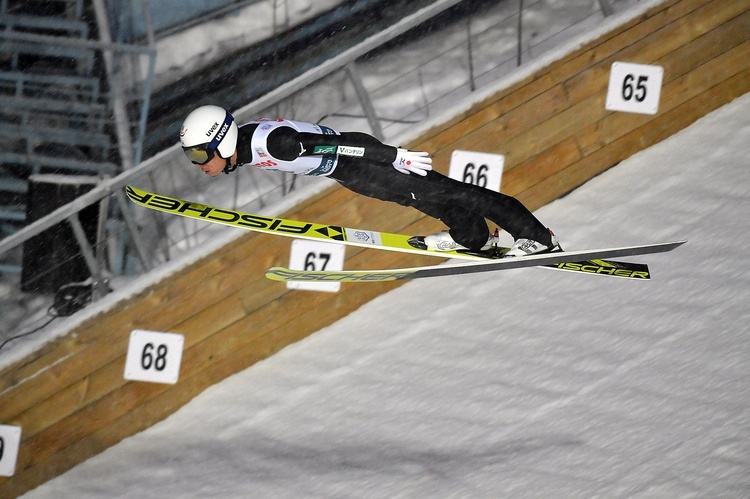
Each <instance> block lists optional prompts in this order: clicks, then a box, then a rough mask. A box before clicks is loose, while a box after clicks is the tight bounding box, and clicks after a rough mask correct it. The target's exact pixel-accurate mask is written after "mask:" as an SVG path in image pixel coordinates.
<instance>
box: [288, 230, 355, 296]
mask: <svg viewBox="0 0 750 499" xmlns="http://www.w3.org/2000/svg"><path fill="white" fill-rule="evenodd" d="M345 249H346V247H345V246H344V245H342V244H336V243H329V242H325V241H308V240H306V239H295V240H294V241H292V252H291V255H289V268H290V269H296V270H342V269H343V268H344V255H345ZM286 287H287V288H288V289H304V290H307V291H326V292H328V293H336V292H337V291H338V290H339V289H341V283H340V282H316V281H311V282H288V283H286Z"/></svg>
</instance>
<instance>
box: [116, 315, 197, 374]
mask: <svg viewBox="0 0 750 499" xmlns="http://www.w3.org/2000/svg"><path fill="white" fill-rule="evenodd" d="M184 342H185V337H184V336H183V335H181V334H174V333H159V332H156V331H143V330H140V329H136V330H134V331H133V332H132V333H130V343H129V344H128V356H127V360H126V361H125V379H130V380H134V381H149V382H151V383H171V384H174V383H177V378H179V376H180V362H182V348H183V344H184Z"/></svg>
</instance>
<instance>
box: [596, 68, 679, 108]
mask: <svg viewBox="0 0 750 499" xmlns="http://www.w3.org/2000/svg"><path fill="white" fill-rule="evenodd" d="M663 78H664V69H663V68H662V67H661V66H648V65H645V64H633V63H629V62H615V63H613V64H612V69H611V71H610V73H609V88H608V89H607V104H606V106H605V107H606V109H608V110H610V111H625V112H629V113H640V114H656V112H657V111H658V109H659V97H660V95H661V82H662V80H663Z"/></svg>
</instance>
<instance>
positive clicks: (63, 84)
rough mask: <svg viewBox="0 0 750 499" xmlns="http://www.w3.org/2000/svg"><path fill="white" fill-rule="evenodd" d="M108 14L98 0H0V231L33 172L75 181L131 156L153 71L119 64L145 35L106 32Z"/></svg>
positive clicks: (137, 53)
mask: <svg viewBox="0 0 750 499" xmlns="http://www.w3.org/2000/svg"><path fill="white" fill-rule="evenodd" d="M124 3H129V4H131V6H132V3H133V2H127V1H126V2H124ZM106 14H107V13H106V7H105V3H104V1H103V0H0V137H2V139H3V140H2V141H1V143H0V239H2V238H3V237H5V236H7V235H8V234H11V233H13V232H15V231H16V230H18V229H19V228H21V227H22V226H24V225H25V223H26V215H27V212H28V207H27V203H28V199H27V198H28V192H29V178H30V177H31V176H32V175H36V174H40V173H41V174H49V173H51V174H58V175H65V176H71V181H73V182H75V176H86V177H87V178H89V179H90V178H91V176H92V175H93V176H98V177H105V176H113V175H116V174H117V173H119V172H120V171H121V170H122V169H123V166H122V165H132V164H133V163H134V162H137V161H138V160H139V158H135V157H132V151H140V146H139V144H134V142H138V141H142V135H143V131H144V129H145V106H146V105H147V103H148V99H149V96H150V86H149V84H148V83H149V82H150V79H151V77H152V75H150V74H148V75H146V76H145V78H144V77H143V76H141V75H138V77H136V76H135V75H133V74H126V72H127V71H126V69H125V68H131V69H130V71H131V72H132V68H140V67H141V66H142V64H140V61H135V60H134V58H137V57H141V56H144V55H145V56H146V57H152V58H153V57H154V53H153V40H152V39H151V40H146V44H147V45H146V46H143V45H133V44H131V45H128V44H124V43H120V42H117V41H113V40H112V34H111V33H110V31H109V26H102V24H101V22H102V19H104V22H105V23H106V22H107V21H106V19H107V15H106ZM105 32H106V37H105V36H103V34H102V33H105ZM146 66H149V65H148V64H147V65H146ZM150 67H152V66H150ZM113 79H116V85H113ZM144 79H145V81H146V83H145V84H144ZM141 103H144V105H142V106H141V105H139V104H141ZM139 131H140V133H139ZM123 142H126V143H123ZM123 151H127V152H128V156H129V157H126V158H125V157H122V155H123ZM0 270H5V271H8V270H18V269H17V268H13V266H12V265H8V264H7V262H0Z"/></svg>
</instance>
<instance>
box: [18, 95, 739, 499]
mask: <svg viewBox="0 0 750 499" xmlns="http://www.w3.org/2000/svg"><path fill="white" fill-rule="evenodd" d="M748 157H750V94H748V95H745V96H744V97H743V98H741V99H738V100H737V101H735V102H734V103H732V104H730V105H728V106H725V107H724V108H722V109H720V110H719V111H717V112H715V113H713V114H711V115H710V116H708V117H706V118H704V119H703V120H701V121H700V122H699V123H697V124H696V125H694V126H692V127H690V128H689V129H687V130H685V131H683V132H681V133H679V134H677V135H676V136H674V137H672V138H670V139H668V140H666V141H664V142H663V143H661V144H659V145H657V146H655V147H652V148H651V149H649V150H647V151H644V152H642V153H639V154H637V155H635V156H633V157H632V158H630V159H629V160H627V161H625V162H623V163H622V164H620V165H619V166H617V167H615V168H613V169H611V170H610V171H608V172H606V173H605V174H603V175H601V176H599V177H597V178H596V179H594V180H592V181H591V182H589V183H588V184H586V185H585V186H583V187H582V188H580V189H578V190H577V191H575V192H573V193H572V194H570V195H569V196H567V197H565V198H563V199H561V200H558V201H556V202H554V203H552V204H550V205H548V206H546V207H544V208H543V209H541V210H539V211H538V213H537V214H538V216H539V217H540V218H541V219H542V220H543V221H544V222H546V223H547V224H548V225H549V226H551V227H552V228H553V229H554V230H555V231H556V232H557V233H558V235H559V236H560V238H561V240H562V243H563V245H564V247H566V248H568V249H576V248H585V247H596V246H613V245H618V244H635V243H646V242H653V241H659V240H671V239H680V238H686V239H688V240H689V242H688V244H686V245H685V246H683V247H681V248H679V249H678V250H676V251H674V252H673V253H671V254H666V255H652V256H648V257H644V258H643V260H644V261H646V262H648V263H649V264H650V265H651V268H652V271H653V274H654V278H653V280H652V281H651V282H630V281H624V280H616V279H608V278H593V277H590V276H581V275H574V274H568V273H563V272H553V271H548V270H539V269H524V270H514V271H504V272H497V273H491V274H486V275H479V274H477V275H471V276H463V277H450V278H438V279H432V280H424V281H414V282H412V283H409V284H407V285H405V286H403V287H401V288H399V289H397V290H395V291H393V292H391V293H388V294H387V295H384V296H382V297H380V298H378V299H376V300H374V301H373V302H371V303H369V304H367V305H366V306H364V307H362V308H361V309H360V310H358V311H357V312H355V313H353V314H352V315H350V316H349V317H347V318H345V319H343V320H341V321H339V322H337V323H336V324H334V325H332V326H331V327H328V328H326V329H324V330H321V331H320V332H318V333H316V334H314V335H313V336H311V337H310V338H307V339H305V340H304V341H301V342H299V343H297V344H295V345H292V346H290V347H288V348H286V349H285V350H283V351H282V352H280V353H279V354H277V355H275V356H273V357H271V358H269V359H267V360H265V361H263V362H260V363H259V364H257V365H255V366H253V367H251V368H249V369H247V370H245V371H244V372H242V373H240V374H238V375H236V376H233V377H232V378H229V379H227V380H225V381H224V382H222V383H220V384H218V385H216V386H214V387H212V388H210V389H209V390H207V391H205V392H204V393H203V394H201V395H200V396H198V397H197V398H195V399H194V400H193V401H192V402H190V403H189V404H188V405H186V406H185V407H183V408H182V409H180V410H179V411H178V412H177V413H175V414H174V415H173V416H171V417H170V418H168V419H167V420H165V421H164V422H162V423H160V424H158V425H156V426H154V427H153V428H151V429H149V430H147V431H145V432H143V433H141V434H139V435H136V436H134V437H132V438H129V439H127V440H125V441H123V442H122V443H120V444H118V445H116V446H115V447H113V448H111V449H109V450H107V451H105V452H104V453H102V454H101V455H99V456H96V457H94V458H92V459H90V460H89V461H87V462H85V463H83V464H81V465H79V466H78V467H76V468H74V469H73V470H71V471H70V472H68V473H66V474H65V475H63V476H61V477H58V478H56V479H54V480H52V481H51V482H48V483H46V484H44V485H43V486H41V487H40V488H38V489H36V490H35V491H32V492H31V493H29V494H28V497H34V498H42V497H54V498H59V497H77V498H79V497H321V498H331V497H347V498H349V497H593V496H597V497H608V498H611V497H655V498H656V497H658V498H664V497H670V498H672V497H722V498H740V497H749V496H750V384H748V379H750V347H749V346H748V335H747V332H746V331H747V330H746V327H747V324H748V320H749V319H750V312H748V310H747V304H748V303H750V270H748V267H747V265H746V264H745V263H746V260H747V258H746V248H747V246H748V244H749V243H750V235H748V234H749V232H750V231H748V229H749V228H750V194H749V193H748V186H750V168H748ZM362 285H366V284H362Z"/></svg>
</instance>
